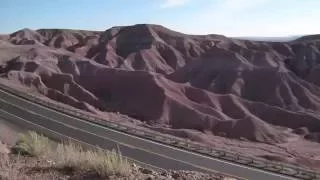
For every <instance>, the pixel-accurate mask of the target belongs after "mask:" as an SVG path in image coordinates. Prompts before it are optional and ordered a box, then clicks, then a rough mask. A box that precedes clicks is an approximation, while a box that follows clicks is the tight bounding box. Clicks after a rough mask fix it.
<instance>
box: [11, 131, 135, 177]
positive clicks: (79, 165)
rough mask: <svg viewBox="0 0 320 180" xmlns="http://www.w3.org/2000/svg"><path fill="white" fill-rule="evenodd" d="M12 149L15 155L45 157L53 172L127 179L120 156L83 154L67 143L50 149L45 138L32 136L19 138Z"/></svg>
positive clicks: (96, 152)
mask: <svg viewBox="0 0 320 180" xmlns="http://www.w3.org/2000/svg"><path fill="white" fill-rule="evenodd" d="M14 149H15V151H16V153H23V154H28V155H31V156H36V157H46V158H48V159H50V160H51V161H52V162H54V166H56V167H57V168H71V169H74V170H79V171H90V172H96V173H97V174H98V175H99V176H101V177H107V176H109V175H114V174H117V175H127V174H128V173H129V171H130V164H129V162H128V161H127V160H126V159H125V158H123V157H122V156H121V154H120V152H116V151H105V150H101V149H97V150H87V149H84V148H82V147H81V146H80V145H77V144H74V143H71V142H68V143H61V144H58V145H57V146H53V145H52V143H50V140H49V139H48V138H47V137H44V136H42V135H39V134H37V133H35V132H28V133H27V134H23V135H21V136H20V138H19V141H18V142H17V145H16V146H15V147H14Z"/></svg>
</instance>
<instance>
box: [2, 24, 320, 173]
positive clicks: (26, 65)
mask: <svg viewBox="0 0 320 180" xmlns="http://www.w3.org/2000/svg"><path fill="white" fill-rule="evenodd" d="M319 64H320V36H317V35H314V36H307V37H302V38H300V39H297V40H295V41H291V42H257V41H248V40H238V39H232V38H228V37H225V36H221V35H205V36H204V35H201V36H200V35H199V36H197V35H186V34H182V33H179V32H174V31H172V30H169V29H167V28H165V27H162V26H159V25H145V24H140V25H134V26H123V27H113V28H111V29H108V30H106V31H104V32H97V31H81V30H62V29H40V30H36V31H33V30H29V29H23V30H20V31H17V32H15V33H12V34H9V35H1V36H0V74H1V81H3V82H4V81H6V82H8V81H9V82H11V83H16V84H20V85H23V86H27V87H29V88H33V89H34V90H36V91H37V92H38V93H41V94H43V95H45V96H47V97H49V98H51V99H53V100H56V101H59V102H62V103H65V104H68V105H71V106H74V107H76V108H80V109H83V110H85V111H89V112H92V113H97V114H103V113H104V114H108V113H111V112H119V113H120V114H119V115H113V116H112V117H113V118H112V120H114V121H118V119H117V117H119V119H121V120H123V115H126V116H128V118H127V119H130V123H131V122H143V123H135V124H136V126H141V127H142V128H149V129H153V130H156V131H159V132H162V133H166V134H171V135H175V136H179V137H183V138H188V139H191V140H193V141H197V142H200V143H205V144H209V145H211V146H213V147H216V148H221V149H226V150H229V151H233V152H239V153H243V154H245V155H252V156H256V157H262V158H266V159H271V160H276V161H281V162H287V163H295V164H299V165H304V166H308V167H311V168H315V169H320V116H319V114H320V80H319V78H318V76H319V75H320V68H319V67H320V66H319ZM9 84H10V83H9ZM101 112H103V113H101ZM120 117H121V118H120ZM128 121H129V120H128ZM128 123H129V122H128Z"/></svg>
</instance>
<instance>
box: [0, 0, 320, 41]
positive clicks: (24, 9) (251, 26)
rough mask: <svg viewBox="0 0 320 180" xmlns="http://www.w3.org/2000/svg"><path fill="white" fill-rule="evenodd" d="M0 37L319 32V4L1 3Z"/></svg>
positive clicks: (286, 0)
mask: <svg viewBox="0 0 320 180" xmlns="http://www.w3.org/2000/svg"><path fill="white" fill-rule="evenodd" d="M0 13H1V15H0V33H2V34H3V33H11V32H14V31H16V30H19V29H22V28H30V29H39V28H65V29H91V30H106V29H108V28H110V27H112V26H119V25H132V24H137V23H139V24H140V23H151V24H161V25H164V26H166V27H168V28H171V29H174V30H178V31H182V32H184V33H189V34H209V33H210V34H212V33H215V34H224V35H227V36H286V35H297V34H298V35H300V34H315V33H320V0H0Z"/></svg>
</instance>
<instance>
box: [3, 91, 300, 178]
mask: <svg viewBox="0 0 320 180" xmlns="http://www.w3.org/2000/svg"><path fill="white" fill-rule="evenodd" d="M0 118H2V119H4V120H8V121H10V122H11V123H14V124H17V125H20V126H23V127H27V128H28V129H33V130H38V131H41V132H42V133H43V134H45V135H48V136H53V135H59V136H64V137H71V138H72V139H74V140H76V141H79V142H82V143H86V144H90V145H94V146H99V147H100V148H103V149H109V150H110V149H117V148H119V149H120V151H121V154H122V155H124V156H125V157H128V158H129V159H133V160H135V161H137V162H139V163H140V164H144V165H147V166H151V167H154V168H159V169H173V170H195V171H201V172H206V173H210V172H216V171H218V172H222V173H224V174H228V175H231V176H234V177H238V178H240V179H259V180H271V179H272V180H292V179H295V178H292V177H288V176H284V175H280V174H275V173H270V172H267V171H263V170H260V169H256V168H252V167H247V166H242V165H240V164H233V163H230V162H227V161H223V160H220V159H215V158H212V157H207V156H204V155H201V154H197V153H194V152H189V151H186V150H182V149H179V148H175V147H171V146H169V145H164V144H160V143H157V142H153V141H151V140H148V139H143V138H140V137H136V136H133V135H129V134H126V133H123V132H119V131H116V130H113V129H110V128H107V127H103V126H100V125H96V124H94V123H91V122H89V121H85V120H81V119H78V118H75V117H72V116H69V115H66V114H64V113H62V112H59V111H56V110H53V109H50V108H47V107H43V106H41V105H39V104H36V103H33V102H30V101H27V100H25V99H22V98H20V97H18V96H15V95H13V94H11V93H8V92H5V91H3V90H0Z"/></svg>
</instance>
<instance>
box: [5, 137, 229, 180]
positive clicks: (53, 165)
mask: <svg viewBox="0 0 320 180" xmlns="http://www.w3.org/2000/svg"><path fill="white" fill-rule="evenodd" d="M52 142H53V141H51V140H49V139H48V138H47V137H44V136H42V135H39V134H37V133H35V132H28V133H27V134H23V135H21V136H20V138H19V140H18V142H17V144H16V145H15V146H14V147H13V148H12V151H11V152H12V153H9V152H8V151H7V150H8V148H7V147H6V146H5V145H3V144H2V143H1V141H0V180H46V179H70V180H71V179H73V180H76V179H83V180H86V179H96V180H105V179H110V180H124V179H127V180H135V179H145V180H147V179H148V180H150V179H159V180H175V179H194V180H200V179H201V180H202V179H212V180H224V179H225V178H226V177H225V176H223V175H221V174H219V173H217V174H203V173H199V172H195V171H164V172H156V171H153V170H152V169H145V168H142V167H139V166H137V165H135V164H130V163H129V162H128V161H127V160H126V159H125V158H124V157H122V156H121V154H120V153H118V152H117V151H104V150H101V149H100V150H99V149H98V150H87V149H84V148H83V147H81V146H79V145H77V144H74V143H71V142H68V143H61V144H56V143H52Z"/></svg>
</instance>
